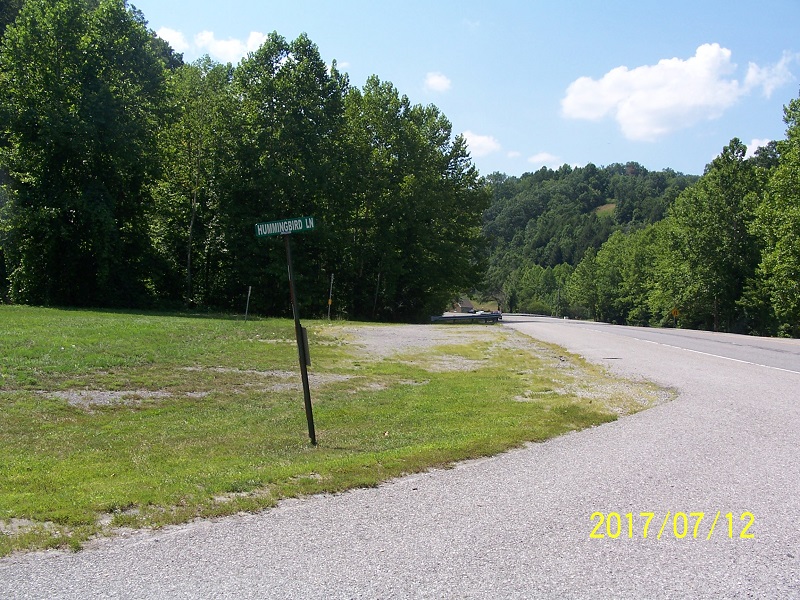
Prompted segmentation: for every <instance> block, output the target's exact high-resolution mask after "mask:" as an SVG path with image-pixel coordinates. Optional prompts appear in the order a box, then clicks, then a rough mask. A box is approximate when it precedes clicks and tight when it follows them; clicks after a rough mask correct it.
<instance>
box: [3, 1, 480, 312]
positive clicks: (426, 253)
mask: <svg viewBox="0 0 800 600" xmlns="http://www.w3.org/2000/svg"><path fill="white" fill-rule="evenodd" d="M7 8H8V11H6V12H3V14H2V15H0V17H2V19H4V21H3V23H4V24H5V23H11V22H12V20H13V18H12V17H13V13H14V11H12V10H11V9H12V8H13V7H11V6H10V5H9V6H8V7H7ZM0 84H1V85H0V110H2V122H3V123H4V129H3V131H2V132H1V133H0V176H2V179H1V180H0V190H2V195H0V219H2V220H0V259H2V261H3V263H4V267H7V268H4V270H3V271H0V290H1V292H0V293H1V295H2V296H6V295H8V297H9V298H10V300H11V301H13V302H27V303H40V304H57V305H100V306H114V305H131V306H142V305H145V304H147V303H149V302H158V303H161V304H162V305H167V306H181V305H182V306H190V307H194V306H196V307H222V308H233V307H235V308H237V309H241V308H243V306H244V296H245V294H246V292H247V289H248V286H252V288H253V291H254V294H253V297H252V303H251V309H252V310H253V311H256V312H262V313H269V314H286V313H287V312H288V308H289V303H288V302H287V291H286V286H285V284H283V282H284V281H285V269H286V266H285V258H284V249H283V244H282V243H280V240H275V239H272V240H264V239H256V237H255V236H254V235H253V226H254V224H255V223H257V222H261V221H266V220H277V219H282V218H286V217H293V216H301V215H311V216H314V217H316V219H317V227H316V229H315V231H314V234H313V235H308V236H303V237H302V239H297V240H295V241H294V244H293V245H294V247H295V248H294V259H295V260H294V262H295V271H296V273H297V287H298V297H299V300H300V303H301V308H302V311H303V312H304V313H306V312H308V311H311V312H312V313H313V314H321V313H322V312H323V311H324V310H325V308H326V305H325V301H326V300H327V292H328V285H329V282H330V276H331V275H334V274H335V276H336V288H335V290H334V292H335V298H336V300H337V301H336V302H335V304H334V310H335V311H336V313H338V314H339V315H348V316H352V317H358V318H363V317H368V318H381V319H394V320H417V319H424V318H427V317H428V316H429V315H430V314H432V313H435V312H438V311H440V310H442V309H443V308H444V307H445V306H446V305H447V304H448V302H449V301H450V300H451V299H452V298H453V297H455V296H457V295H458V294H459V293H461V292H463V291H464V290H466V289H469V288H470V287H472V286H473V285H474V281H475V280H476V279H477V278H478V277H479V273H480V271H481V260H482V253H481V249H482V240H483V238H482V236H481V231H480V225H481V213H482V211H483V210H484V209H485V208H486V206H487V205H488V192H487V190H486V188H485V186H484V184H483V182H482V181H481V180H480V178H479V177H478V174H477V171H476V170H475V168H474V166H473V165H472V163H471V160H470V158H469V154H468V152H467V148H466V143H465V141H464V139H463V138H462V137H460V136H455V137H454V136H453V134H452V127H451V125H450V123H449V121H448V120H447V119H446V118H445V116H444V115H442V114H441V112H440V111H439V110H438V109H437V108H436V107H435V106H419V105H412V104H411V103H410V101H409V100H408V98H407V97H405V96H400V94H399V93H398V91H397V90H396V89H395V88H394V87H393V86H392V85H391V84H390V83H385V82H381V81H380V80H379V79H378V78H377V77H373V78H370V80H369V81H368V82H367V84H366V86H365V87H364V90H363V91H361V90H358V89H354V88H351V87H350V84H349V81H348V79H347V77H346V76H345V75H343V74H341V73H340V72H339V71H338V70H337V69H336V66H335V62H334V64H333V67H332V68H329V67H328V66H327V64H326V63H325V61H323V60H322V58H321V56H320V53H319V50H318V48H317V47H316V46H315V45H314V44H313V43H312V42H311V41H310V40H309V39H308V37H307V36H305V35H301V36H300V37H298V38H297V39H296V40H294V41H287V40H286V39H284V38H282V37H281V36H279V35H278V34H277V33H273V34H271V35H270V36H268V38H267V40H266V42H265V43H264V44H263V45H262V46H261V48H259V49H258V50H257V51H256V52H253V53H251V54H250V55H248V57H246V58H245V59H244V60H243V61H242V62H241V63H240V64H239V65H238V66H236V67H233V66H231V65H220V64H216V63H214V62H212V61H211V60H210V59H208V58H207V57H206V58H204V59H201V60H199V61H197V62H196V63H194V64H192V65H186V64H183V60H182V57H181V56H180V55H177V54H175V53H174V52H173V51H172V49H171V48H169V46H168V45H167V44H166V43H165V42H163V40H159V39H158V38H157V37H156V36H155V35H154V34H153V33H152V32H150V31H148V30H147V29H146V26H145V22H144V18H143V16H142V14H141V13H139V12H138V11H137V10H135V9H133V8H130V9H128V8H127V6H126V3H125V2H124V1H123V0H101V1H99V2H96V1H89V0H57V1H56V2H53V3H39V2H35V3H34V2H32V3H28V4H26V5H25V6H24V8H23V9H22V11H21V12H20V14H19V18H18V19H16V21H15V22H14V24H12V25H10V26H9V27H8V30H7V32H6V35H5V37H4V42H3V46H2V50H0ZM6 175H8V177H7V178H6V177H5V176H6ZM276 282H281V285H276Z"/></svg>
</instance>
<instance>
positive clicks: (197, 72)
mask: <svg viewBox="0 0 800 600" xmlns="http://www.w3.org/2000/svg"><path fill="white" fill-rule="evenodd" d="M232 79H233V67H232V66H231V65H221V64H219V63H215V62H213V61H212V60H211V59H210V58H208V57H204V58H201V59H199V60H198V61H196V62H195V63H194V64H191V65H182V66H180V67H178V68H176V69H174V70H173V71H171V72H170V74H169V77H168V90H169V98H170V102H171V105H172V106H171V113H172V115H173V117H172V119H171V120H170V123H169V124H168V126H166V127H164V129H163V130H162V133H161V135H160V145H161V156H162V164H163V169H162V171H163V175H162V178H161V179H160V180H159V181H158V182H157V184H156V185H155V186H154V191H153V193H154V196H155V201H156V202H155V208H154V214H153V216H154V218H153V219H152V220H151V226H150V235H151V236H152V239H153V242H154V244H155V246H156V249H157V251H158V254H159V257H160V259H161V265H160V269H158V270H157V271H158V273H159V274H160V277H159V285H158V287H159V290H160V293H161V295H162V297H165V298H168V299H175V300H177V299H182V300H183V302H184V303H185V304H187V305H208V304H213V303H214V302H215V301H217V300H218V298H216V296H215V289H216V287H217V286H216V275H217V272H218V263H219V261H220V260H221V255H222V250H223V247H224V243H223V240H222V231H221V225H220V218H219V211H220V199H221V198H222V196H223V195H224V194H225V191H226V190H225V188H224V186H223V183H224V181H225V177H226V175H225V174H226V173H228V172H229V171H230V170H232V169H235V167H234V165H233V161H232V160H231V156H232V155H233V149H234V146H235V138H236V135H235V130H236V127H235V125H234V121H235V120H236V116H235V115H236V113H237V110H236V108H237V107H236V102H235V99H234V96H233V91H232ZM181 282H182V283H183V285H180V283H181Z"/></svg>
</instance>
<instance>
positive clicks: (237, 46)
mask: <svg viewBox="0 0 800 600" xmlns="http://www.w3.org/2000/svg"><path fill="white" fill-rule="evenodd" d="M156 34H157V35H158V36H159V37H160V38H162V39H164V40H166V41H167V42H169V45H170V46H172V48H173V49H174V50H175V51H176V52H186V53H189V54H193V55H200V54H208V55H209V56H210V57H211V58H213V59H214V60H218V61H220V62H223V63H228V62H230V63H234V64H235V63H238V62H239V61H240V60H241V59H242V58H243V57H244V55H245V54H247V53H248V52H255V51H256V50H258V49H259V48H260V47H261V45H262V44H263V43H264V41H265V40H266V39H267V36H266V35H264V34H263V33H261V32H259V31H251V32H250V34H249V35H248V36H247V40H245V41H242V40H239V39H236V38H229V39H227V40H218V39H217V37H216V35H215V34H214V32H213V31H201V32H200V33H198V34H197V35H195V36H194V38H193V39H192V41H191V42H189V41H188V40H187V39H186V36H185V35H184V34H183V32H181V31H176V30H174V29H170V28H169V27H162V28H161V29H159V30H158V31H157V32H156Z"/></svg>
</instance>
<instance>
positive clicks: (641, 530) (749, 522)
mask: <svg viewBox="0 0 800 600" xmlns="http://www.w3.org/2000/svg"><path fill="white" fill-rule="evenodd" d="M589 520H590V522H591V523H592V525H593V527H592V530H591V533H590V534H589V537H590V538H591V539H605V538H611V539H618V538H628V539H633V538H639V537H641V538H642V539H647V538H648V536H649V537H655V538H656V539H657V540H660V539H661V538H662V537H672V538H675V539H679V540H682V539H687V538H688V539H695V540H696V539H698V538H699V539H706V540H710V539H711V537H712V536H715V537H727V538H729V539H740V540H750V539H753V538H754V537H755V533H754V532H753V531H752V530H751V528H752V527H753V524H754V523H755V521H756V518H755V516H754V515H753V513H751V512H749V511H745V512H742V513H738V514H737V513H732V512H727V513H723V512H722V511H719V510H718V511H717V512H716V513H705V512H682V511H678V512H674V513H673V512H672V511H669V510H668V511H667V513H666V514H665V515H664V517H663V518H661V515H660V514H657V513H655V512H640V513H638V515H637V514H636V513H632V512H628V513H617V512H607V513H606V512H593V513H592V514H591V516H590V517H589Z"/></svg>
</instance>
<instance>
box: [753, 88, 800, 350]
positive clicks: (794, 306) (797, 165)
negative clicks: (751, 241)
mask: <svg viewBox="0 0 800 600" xmlns="http://www.w3.org/2000/svg"><path fill="white" fill-rule="evenodd" d="M784 121H785V122H786V125H787V139H786V140H785V141H784V142H782V143H781V144H779V148H780V159H779V163H778V166H777V168H776V169H775V170H774V172H773V173H772V176H771V177H770V180H769V183H768V185H767V193H766V195H765V198H764V202H763V203H762V204H761V205H760V206H759V208H758V211H757V217H756V220H755V223H754V224H753V231H754V233H755V234H756V235H758V236H759V239H760V240H761V242H762V244H763V247H764V249H763V252H762V260H761V263H760V264H759V267H758V274H757V277H756V278H754V280H753V282H752V284H751V286H750V287H749V289H748V293H749V294H748V298H747V299H746V302H745V303H744V304H745V306H747V307H748V308H750V309H751V310H754V311H755V312H756V314H759V315H762V318H763V315H764V312H765V310H764V309H765V308H768V309H769V312H770V313H771V314H769V316H768V318H769V320H770V321H771V326H772V330H773V331H776V332H777V333H780V334H782V335H792V336H800V98H797V99H795V100H792V101H791V102H790V103H789V104H788V105H787V106H786V108H785V109H784Z"/></svg>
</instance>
